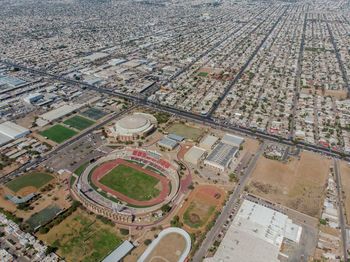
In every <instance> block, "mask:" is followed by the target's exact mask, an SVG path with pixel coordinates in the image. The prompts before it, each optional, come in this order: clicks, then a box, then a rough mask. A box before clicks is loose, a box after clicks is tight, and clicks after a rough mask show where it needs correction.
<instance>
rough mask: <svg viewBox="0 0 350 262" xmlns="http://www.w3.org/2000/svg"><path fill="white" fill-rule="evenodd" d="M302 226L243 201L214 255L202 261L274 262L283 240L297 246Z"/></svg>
mask: <svg viewBox="0 0 350 262" xmlns="http://www.w3.org/2000/svg"><path fill="white" fill-rule="evenodd" d="M301 233H302V227H301V226H299V225H296V224H294V223H293V222H292V220H291V219H289V218H288V216H286V215H284V214H282V213H280V212H278V211H275V210H273V209H271V208H268V207H265V206H262V205H260V204H256V203H254V202H251V201H248V200H244V201H243V203H242V206H241V207H240V209H239V210H238V212H237V215H236V217H235V219H234V221H233V223H232V225H231V226H230V227H229V229H228V231H227V232H226V235H225V237H224V238H223V240H222V241H221V243H220V246H219V248H218V250H217V251H216V253H215V255H214V256H213V257H211V258H206V259H205V260H204V261H205V262H231V261H232V258H234V261H239V262H256V261H259V262H278V261H280V260H279V258H278V257H279V256H283V257H286V256H287V255H286V254H282V253H281V247H282V243H283V240H284V239H288V240H289V241H292V242H295V243H299V241H300V237H301Z"/></svg>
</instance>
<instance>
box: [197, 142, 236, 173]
mask: <svg viewBox="0 0 350 262" xmlns="http://www.w3.org/2000/svg"><path fill="white" fill-rule="evenodd" d="M237 152H238V148H237V147H235V146H231V145H229V144H225V143H222V142H220V143H218V144H217V145H216V147H215V148H214V149H213V151H211V153H210V154H209V155H208V157H207V158H206V159H205V160H204V164H205V165H206V166H209V167H211V168H213V169H217V170H219V171H222V172H223V171H225V169H226V168H228V166H229V165H230V163H231V161H232V159H233V158H234V157H235V155H236V154H237Z"/></svg>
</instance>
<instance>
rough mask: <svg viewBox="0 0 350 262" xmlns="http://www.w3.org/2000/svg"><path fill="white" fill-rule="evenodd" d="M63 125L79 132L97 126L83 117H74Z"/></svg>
mask: <svg viewBox="0 0 350 262" xmlns="http://www.w3.org/2000/svg"><path fill="white" fill-rule="evenodd" d="M63 123H64V124H66V125H68V126H70V127H73V128H76V129H78V130H84V129H85V128H88V127H89V126H92V125H93V124H95V122H94V121H92V120H89V119H87V118H85V117H81V116H73V117H71V118H69V119H67V120H66V121H64V122H63Z"/></svg>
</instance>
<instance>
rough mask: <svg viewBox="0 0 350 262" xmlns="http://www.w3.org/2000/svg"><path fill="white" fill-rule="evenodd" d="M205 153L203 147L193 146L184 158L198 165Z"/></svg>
mask: <svg viewBox="0 0 350 262" xmlns="http://www.w3.org/2000/svg"><path fill="white" fill-rule="evenodd" d="M205 153H206V150H205V149H203V148H200V147H197V146H193V147H191V148H190V150H188V151H187V152H186V154H185V155H184V160H185V161H187V162H188V163H191V164H193V165H198V164H199V162H200V161H201V159H202V158H203V156H204V155H205Z"/></svg>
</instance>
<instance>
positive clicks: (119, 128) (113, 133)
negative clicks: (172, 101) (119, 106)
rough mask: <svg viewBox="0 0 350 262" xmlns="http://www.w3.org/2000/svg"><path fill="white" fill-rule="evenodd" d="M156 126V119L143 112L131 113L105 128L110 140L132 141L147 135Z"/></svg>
mask: <svg viewBox="0 0 350 262" xmlns="http://www.w3.org/2000/svg"><path fill="white" fill-rule="evenodd" d="M156 127H157V119H156V118H155V117H154V116H152V115H150V114H145V113H133V114H131V115H128V116H125V117H123V118H122V119H120V120H118V121H117V122H116V123H115V124H114V125H113V126H111V127H109V129H108V130H107V135H108V137H109V139H110V140H116V141H118V140H120V141H133V140H136V139H139V138H140V137H145V136H147V135H149V134H150V133H151V132H152V131H153V130H154V129H155V128H156Z"/></svg>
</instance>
